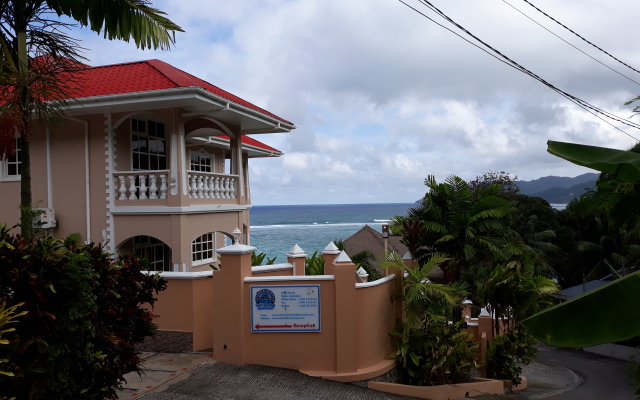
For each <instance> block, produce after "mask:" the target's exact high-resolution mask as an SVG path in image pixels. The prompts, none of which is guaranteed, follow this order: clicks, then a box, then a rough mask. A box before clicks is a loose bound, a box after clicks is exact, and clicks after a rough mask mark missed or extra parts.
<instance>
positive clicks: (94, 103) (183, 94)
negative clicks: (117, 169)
mask: <svg viewBox="0 0 640 400" xmlns="http://www.w3.org/2000/svg"><path fill="white" fill-rule="evenodd" d="M190 99H200V100H202V101H205V102H208V103H212V104H213V105H215V106H216V107H219V108H220V109H221V110H223V109H227V110H230V111H234V112H236V113H238V114H241V115H244V116H246V117H249V118H252V119H254V120H257V121H260V122H262V123H265V124H269V125H272V126H273V127H274V128H275V129H277V130H279V131H287V132H288V131H291V130H293V129H295V128H296V126H295V125H294V124H291V123H288V122H284V121H282V120H280V119H278V118H275V117H272V116H270V115H267V114H264V113H262V112H259V111H257V110H254V109H252V108H249V107H247V106H244V105H242V104H238V103H235V102H233V101H230V100H228V99H226V98H224V97H222V96H218V95H216V94H214V93H211V92H209V91H208V90H205V89H203V88H201V87H197V86H191V87H181V88H171V89H159V90H149V91H145V92H134V93H119V94H109V95H102V96H91V97H80V98H77V99H74V100H75V101H72V102H71V104H70V106H69V109H70V110H79V109H84V108H90V107H98V106H100V107H104V106H114V105H124V104H127V103H131V101H132V100H133V101H136V102H140V101H152V100H190Z"/></svg>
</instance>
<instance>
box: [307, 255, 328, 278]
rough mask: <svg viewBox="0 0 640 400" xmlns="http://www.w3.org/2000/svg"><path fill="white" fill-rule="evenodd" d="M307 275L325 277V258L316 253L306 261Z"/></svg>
mask: <svg viewBox="0 0 640 400" xmlns="http://www.w3.org/2000/svg"><path fill="white" fill-rule="evenodd" d="M304 273H305V275H323V274H324V257H322V254H318V252H317V251H314V252H313V254H312V255H311V257H307V258H306V259H305V260H304Z"/></svg>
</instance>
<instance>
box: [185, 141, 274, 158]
mask: <svg viewBox="0 0 640 400" xmlns="http://www.w3.org/2000/svg"><path fill="white" fill-rule="evenodd" d="M193 139H197V140H202V141H206V142H208V143H215V144H220V145H223V146H228V145H229V142H230V141H229V140H227V139H221V138H219V137H217V136H208V137H207V138H204V137H195V138H193ZM242 149H243V150H251V151H255V152H257V153H261V154H264V155H266V156H268V157H280V156H281V155H283V154H284V153H283V152H281V151H275V150H268V149H264V148H262V147H258V146H254V145H252V144H247V143H242Z"/></svg>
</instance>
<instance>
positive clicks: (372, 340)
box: [356, 281, 396, 368]
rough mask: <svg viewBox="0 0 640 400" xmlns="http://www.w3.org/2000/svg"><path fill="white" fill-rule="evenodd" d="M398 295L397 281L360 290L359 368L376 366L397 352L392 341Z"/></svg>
mask: <svg viewBox="0 0 640 400" xmlns="http://www.w3.org/2000/svg"><path fill="white" fill-rule="evenodd" d="M394 291H395V282H394V281H389V282H386V283H383V284H381V285H378V286H373V287H366V288H362V289H357V290H356V298H357V316H358V318H357V323H358V326H357V329H358V359H359V362H358V368H366V367H368V366H371V365H374V364H375V363H376V362H379V361H380V360H383V359H385V357H387V356H389V355H390V354H392V353H393V352H394V348H393V345H392V343H391V341H390V340H389V332H392V331H393V330H394V328H395V324H396V315H395V303H394V302H392V301H391V296H392V295H393V293H394Z"/></svg>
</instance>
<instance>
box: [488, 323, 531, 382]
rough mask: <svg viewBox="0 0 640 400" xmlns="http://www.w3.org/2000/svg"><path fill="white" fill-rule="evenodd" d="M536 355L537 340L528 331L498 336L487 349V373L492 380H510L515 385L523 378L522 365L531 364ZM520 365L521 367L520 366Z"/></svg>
mask: <svg viewBox="0 0 640 400" xmlns="http://www.w3.org/2000/svg"><path fill="white" fill-rule="evenodd" d="M535 355H536V347H535V340H534V339H533V337H532V336H531V335H529V334H528V333H527V332H526V331H522V330H511V331H509V332H507V333H504V334H503V335H500V336H497V337H495V338H494V339H493V341H492V342H491V343H490V344H489V347H488V348H487V372H488V375H489V377H490V378H496V379H509V380H510V381H511V382H512V383H513V384H514V385H518V384H520V382H522V378H521V377H520V373H521V372H522V367H521V366H520V365H521V364H529V363H531V362H532V361H533V358H534V356H535ZM519 364H520V365H519Z"/></svg>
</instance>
